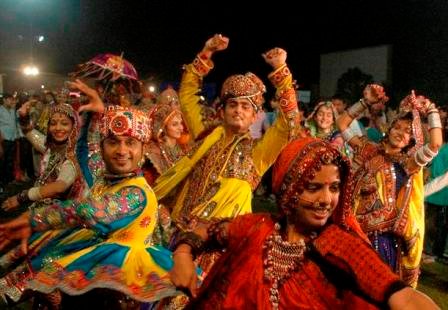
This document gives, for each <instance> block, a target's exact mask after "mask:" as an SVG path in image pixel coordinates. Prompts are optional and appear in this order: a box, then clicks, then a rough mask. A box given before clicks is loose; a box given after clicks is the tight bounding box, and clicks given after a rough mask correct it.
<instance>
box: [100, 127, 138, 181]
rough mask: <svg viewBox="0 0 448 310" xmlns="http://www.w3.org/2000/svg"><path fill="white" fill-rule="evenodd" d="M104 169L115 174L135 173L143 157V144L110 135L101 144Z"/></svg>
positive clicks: (130, 138)
mask: <svg viewBox="0 0 448 310" xmlns="http://www.w3.org/2000/svg"><path fill="white" fill-rule="evenodd" d="M102 151H103V159H104V162H105V164H106V169H107V170H108V171H109V172H111V173H115V174H125V173H129V172H132V171H135V170H136V169H137V168H138V167H139V162H140V161H141V159H142V156H143V143H142V142H140V141H139V140H137V139H135V138H132V137H127V136H115V135H111V136H109V137H107V138H106V139H104V141H103V143H102Z"/></svg>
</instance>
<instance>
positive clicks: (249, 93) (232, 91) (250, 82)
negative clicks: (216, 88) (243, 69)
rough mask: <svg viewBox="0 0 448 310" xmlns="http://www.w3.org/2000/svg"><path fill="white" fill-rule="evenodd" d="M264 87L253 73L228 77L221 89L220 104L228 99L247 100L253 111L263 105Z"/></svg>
mask: <svg viewBox="0 0 448 310" xmlns="http://www.w3.org/2000/svg"><path fill="white" fill-rule="evenodd" d="M264 92H266V87H265V86H264V84H263V82H262V81H261V80H260V79H259V78H258V77H257V76H256V75H255V74H253V73H251V72H248V73H246V74H245V75H242V74H236V75H232V76H230V77H228V78H227V79H226V80H225V81H224V83H223V85H222V88H221V102H223V103H225V102H226V101H227V100H228V99H230V98H233V99H249V101H250V102H251V103H252V105H253V106H254V108H255V110H258V108H259V107H260V106H261V105H262V104H263V102H264V99H263V93H264Z"/></svg>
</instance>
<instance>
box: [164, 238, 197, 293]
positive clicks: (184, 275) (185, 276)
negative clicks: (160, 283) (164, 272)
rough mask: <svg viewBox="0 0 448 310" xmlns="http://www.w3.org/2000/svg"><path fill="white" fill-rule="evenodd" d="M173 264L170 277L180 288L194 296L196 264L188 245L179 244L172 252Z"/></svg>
mask: <svg viewBox="0 0 448 310" xmlns="http://www.w3.org/2000/svg"><path fill="white" fill-rule="evenodd" d="M173 260H174V266H173V269H171V271H170V279H171V281H172V282H173V284H174V285H175V286H176V287H178V288H180V289H187V290H189V291H190V293H191V296H193V297H196V287H197V275H196V266H195V264H194V262H193V256H192V255H191V248H190V246H189V245H186V244H181V245H180V246H178V247H177V249H176V251H174V253H173Z"/></svg>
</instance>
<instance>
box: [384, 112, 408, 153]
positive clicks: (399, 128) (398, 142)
mask: <svg viewBox="0 0 448 310" xmlns="http://www.w3.org/2000/svg"><path fill="white" fill-rule="evenodd" d="M411 137H412V123H411V121H410V120H405V119H399V120H397V121H395V122H394V124H393V125H392V128H391V129H390V130H389V135H388V143H389V145H390V146H392V147H394V148H400V149H403V148H404V147H406V146H408V144H409V142H410V141H411Z"/></svg>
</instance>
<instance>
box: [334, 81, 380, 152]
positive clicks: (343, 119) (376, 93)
mask: <svg viewBox="0 0 448 310" xmlns="http://www.w3.org/2000/svg"><path fill="white" fill-rule="evenodd" d="M388 100H389V98H388V97H387V96H386V94H385V93H384V88H383V87H382V86H380V85H377V84H369V85H367V86H366V88H365V89H364V92H363V98H362V99H360V100H359V101H358V102H357V103H355V104H354V105H352V106H351V107H350V108H348V109H347V111H345V112H344V113H343V114H342V115H341V116H340V117H338V119H337V120H336V125H337V126H338V129H339V131H340V132H341V134H342V137H343V138H344V140H345V141H347V142H348V143H349V144H350V146H352V147H357V146H360V145H361V144H362V142H361V139H360V137H358V135H357V134H355V133H353V132H352V130H351V129H350V124H351V122H352V121H353V120H354V119H356V118H357V117H358V116H359V115H361V114H362V113H363V112H364V110H366V109H369V108H370V107H374V106H376V105H384V104H385V103H386V102H387V101H388Z"/></svg>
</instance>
